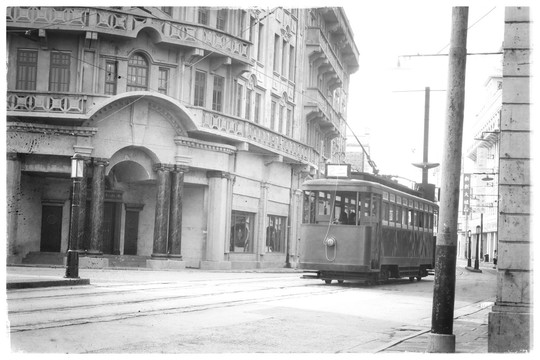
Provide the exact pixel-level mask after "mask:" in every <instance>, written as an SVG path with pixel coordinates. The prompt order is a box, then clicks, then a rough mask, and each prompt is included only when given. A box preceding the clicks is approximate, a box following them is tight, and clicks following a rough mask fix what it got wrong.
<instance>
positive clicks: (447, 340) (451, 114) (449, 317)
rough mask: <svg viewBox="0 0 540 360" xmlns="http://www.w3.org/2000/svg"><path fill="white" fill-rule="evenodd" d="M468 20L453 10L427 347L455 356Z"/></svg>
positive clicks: (463, 13) (465, 10)
mask: <svg viewBox="0 0 540 360" xmlns="http://www.w3.org/2000/svg"><path fill="white" fill-rule="evenodd" d="M468 17H469V8H468V7H453V8H452V32H451V37H450V52H449V54H448V60H449V65H448V91H447V100H446V122H445V127H444V129H445V130H444V140H443V155H442V179H443V181H442V184H441V203H440V206H439V213H440V216H439V227H438V228H439V230H438V234H437V243H436V247H435V284H434V290H433V311H432V319H431V333H430V334H429V341H428V348H427V352H430V353H454V352H455V351H456V337H455V335H454V334H453V325H454V299H455V290H456V255H457V233H458V230H457V223H458V212H459V183H460V174H461V146H462V140H463V109H464V107H465V65H466V60H467V25H468Z"/></svg>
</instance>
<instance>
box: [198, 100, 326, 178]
mask: <svg viewBox="0 0 540 360" xmlns="http://www.w3.org/2000/svg"><path fill="white" fill-rule="evenodd" d="M190 110H191V111H192V113H193V115H194V116H193V118H194V120H195V122H196V125H197V128H198V130H199V131H201V132H204V133H207V134H212V135H218V136H222V137H223V136H225V137H228V138H231V139H233V140H237V141H239V142H247V143H249V144H250V145H253V146H255V147H258V148H261V149H263V150H266V151H269V152H272V153H274V154H278V155H282V156H284V157H286V158H289V159H291V160H293V161H296V162H299V163H303V164H309V165H312V166H314V167H316V168H317V167H318V163H319V154H318V152H316V151H315V150H314V149H313V148H312V147H310V146H307V145H305V144H303V143H301V142H298V141H296V140H294V139H291V138H289V137H287V136H285V135H282V134H279V133H276V132H274V131H272V130H270V129H267V128H265V127H263V126H261V125H259V124H256V123H253V122H250V121H247V120H244V119H241V118H236V117H231V116H228V115H225V114H221V113H217V112H213V111H209V110H205V109H201V108H192V107H190ZM199 119H200V120H199Z"/></svg>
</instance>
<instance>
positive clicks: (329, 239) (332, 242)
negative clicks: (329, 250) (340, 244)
mask: <svg viewBox="0 0 540 360" xmlns="http://www.w3.org/2000/svg"><path fill="white" fill-rule="evenodd" d="M323 244H324V245H326V246H328V247H332V246H336V239H335V238H334V237H332V236H331V237H327V238H326V239H324V241H323Z"/></svg>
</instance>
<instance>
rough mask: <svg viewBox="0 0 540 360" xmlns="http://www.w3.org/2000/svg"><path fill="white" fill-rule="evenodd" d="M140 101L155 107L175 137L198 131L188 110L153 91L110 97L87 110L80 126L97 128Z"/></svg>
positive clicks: (171, 99)
mask: <svg viewBox="0 0 540 360" xmlns="http://www.w3.org/2000/svg"><path fill="white" fill-rule="evenodd" d="M142 99H145V100H147V101H149V102H150V103H154V104H155V105H156V108H155V109H156V110H158V111H159V112H160V113H161V115H163V116H164V117H165V118H166V119H167V120H168V121H169V122H170V123H171V125H172V126H173V128H174V129H175V131H176V135H181V136H187V132H189V131H196V130H198V128H197V125H196V124H195V122H194V121H193V119H192V118H191V114H190V112H189V110H188V109H187V108H186V107H185V106H184V105H182V104H181V103H180V102H179V101H178V100H175V99H173V98H171V97H170V96H166V95H163V94H160V93H158V92H153V91H130V92H125V93H122V94H118V95H116V96H114V97H111V98H109V99H107V100H105V101H103V102H102V103H100V104H99V106H96V107H94V108H92V109H91V110H89V111H88V120H86V121H84V123H83V124H82V125H83V126H90V127H98V128H99V123H100V122H101V121H104V120H106V119H107V118H108V117H111V116H113V115H114V114H115V113H116V112H118V111H121V110H123V109H125V108H127V107H130V106H132V105H133V104H135V103H136V102H138V101H141V100H142Z"/></svg>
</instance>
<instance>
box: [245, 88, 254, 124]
mask: <svg viewBox="0 0 540 360" xmlns="http://www.w3.org/2000/svg"><path fill="white" fill-rule="evenodd" d="M252 95H253V90H251V89H248V88H247V87H246V113H245V114H244V118H246V119H247V120H251V97H252Z"/></svg>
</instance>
